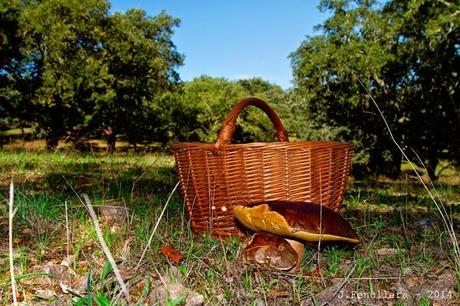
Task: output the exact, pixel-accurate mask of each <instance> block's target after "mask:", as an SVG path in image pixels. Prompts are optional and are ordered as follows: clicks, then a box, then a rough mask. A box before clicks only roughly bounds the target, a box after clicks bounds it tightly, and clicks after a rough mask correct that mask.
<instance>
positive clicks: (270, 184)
mask: <svg viewBox="0 0 460 306" xmlns="http://www.w3.org/2000/svg"><path fill="white" fill-rule="evenodd" d="M248 105H255V106H257V107H259V108H260V109H262V110H263V111H264V112H265V113H266V114H267V115H268V116H269V118H270V120H271V121H272V123H273V125H274V126H275V129H276V134H277V137H278V141H277V142H268V143H264V142H255V143H247V144H230V142H231V139H232V135H233V133H234V131H235V122H236V119H237V118H238V115H239V114H240V112H241V111H242V110H243V109H244V108H245V107H247V106H248ZM173 150H174V156H175V159H176V168H177V173H178V175H179V179H180V183H181V189H182V192H183V194H184V197H185V203H186V209H187V212H188V216H189V220H190V225H191V227H192V230H193V231H194V232H196V233H200V232H209V233H211V234H213V235H216V236H227V235H237V234H240V232H239V230H238V228H237V227H236V226H235V223H234V219H233V214H232V209H233V207H234V206H235V205H238V204H240V205H241V204H242V205H245V204H250V203H258V202H264V201H272V200H285V201H295V202H310V203H318V204H320V203H321V205H324V206H327V207H329V208H331V209H333V210H335V211H337V210H339V209H340V205H341V203H342V200H343V196H344V192H345V186H346V182H347V179H348V174H349V169H350V163H351V154H352V145H351V144H348V143H337V142H326V141H299V142H288V137H287V133H286V132H285V130H284V128H283V125H282V123H281V121H280V119H279V118H278V116H277V115H276V113H275V112H274V111H273V110H272V109H271V108H270V107H269V106H268V104H266V103H265V102H264V101H262V100H260V99H257V98H248V99H244V100H242V101H240V102H239V103H238V104H236V105H235V106H234V107H233V109H232V110H231V111H230V113H229V115H228V116H227V118H226V119H225V121H224V122H223V124H222V128H221V130H220V132H219V135H218V140H217V142H216V143H215V144H205V143H177V144H174V145H173Z"/></svg>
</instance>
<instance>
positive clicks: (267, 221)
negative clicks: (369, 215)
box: [233, 201, 359, 270]
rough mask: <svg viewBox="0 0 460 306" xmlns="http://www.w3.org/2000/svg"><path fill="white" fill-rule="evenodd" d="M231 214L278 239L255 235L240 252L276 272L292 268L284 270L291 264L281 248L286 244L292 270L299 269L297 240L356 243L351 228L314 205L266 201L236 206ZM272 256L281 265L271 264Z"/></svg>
mask: <svg viewBox="0 0 460 306" xmlns="http://www.w3.org/2000/svg"><path fill="white" fill-rule="evenodd" d="M233 214H234V216H235V218H236V219H237V220H238V221H239V222H240V223H241V224H242V225H243V226H245V227H246V228H249V229H251V230H252V231H254V232H256V233H259V232H264V233H270V234H272V235H276V236H278V237H273V236H272V235H270V236H267V235H264V236H257V235H255V236H254V237H253V238H252V240H251V242H250V243H249V244H248V245H247V246H246V249H245V250H244V251H243V257H244V258H245V259H246V260H248V258H252V261H253V262H255V263H257V264H260V265H267V263H268V266H271V267H273V268H276V269H278V270H283V269H280V266H282V265H283V264H284V266H285V269H284V270H290V269H292V268H293V267H294V265H292V266H291V268H287V266H288V264H287V262H291V261H289V259H290V258H291V257H290V256H291V255H290V254H291V249H289V248H288V247H286V246H285V245H286V242H287V243H289V244H290V245H291V248H292V249H293V250H295V252H296V253H297V259H296V264H295V268H296V269H298V268H299V267H300V261H301V259H302V257H303V252H304V244H303V243H301V242H299V241H306V242H307V241H310V242H315V241H319V240H321V241H330V242H345V243H350V244H356V243H358V242H359V240H358V236H357V235H356V233H355V231H354V230H353V228H352V227H351V226H350V225H349V224H348V223H347V222H346V221H345V220H344V219H343V218H342V217H341V216H340V215H339V214H338V213H335V212H334V211H332V210H330V209H329V208H326V207H324V206H323V207H321V206H320V205H317V204H311V203H303V202H286V201H270V202H266V203H260V204H253V205H249V206H242V205H237V206H235V207H234V208H233ZM275 238H280V239H275ZM285 238H286V239H285ZM289 238H290V239H289ZM276 244H279V248H277V249H276V248H275V249H274V248H273V247H272V246H273V245H276ZM276 252H278V253H276ZM282 252H285V253H284V254H282ZM273 254H278V256H280V258H281V259H276V260H278V261H280V262H282V263H283V264H278V262H276V260H275V261H274V260H273V259H272V255H273ZM251 256H252V257H251ZM275 257H276V256H275Z"/></svg>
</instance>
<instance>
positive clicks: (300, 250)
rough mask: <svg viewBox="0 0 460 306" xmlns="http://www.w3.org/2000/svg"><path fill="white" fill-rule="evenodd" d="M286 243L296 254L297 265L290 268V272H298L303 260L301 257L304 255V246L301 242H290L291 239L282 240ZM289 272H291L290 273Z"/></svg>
mask: <svg viewBox="0 0 460 306" xmlns="http://www.w3.org/2000/svg"><path fill="white" fill-rule="evenodd" d="M284 239H285V240H286V241H287V242H289V244H290V245H291V247H292V248H293V249H294V251H295V252H296V253H297V264H296V265H295V267H294V268H292V269H291V270H292V271H298V270H299V269H300V265H301V263H302V258H303V255H304V253H305V244H303V243H302V242H299V241H297V240H292V239H287V238H284ZM292 271H291V272H292Z"/></svg>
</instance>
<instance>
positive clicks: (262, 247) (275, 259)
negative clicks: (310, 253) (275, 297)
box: [243, 233, 303, 271]
mask: <svg viewBox="0 0 460 306" xmlns="http://www.w3.org/2000/svg"><path fill="white" fill-rule="evenodd" d="M302 255H303V254H302ZM298 257H299V255H298V254H297V251H296V250H295V249H294V248H293V247H292V245H291V244H290V243H289V242H288V241H287V240H286V239H284V238H282V237H279V236H273V235H271V234H268V233H257V234H255V235H254V236H252V238H251V240H250V241H249V243H248V244H247V246H246V247H245V248H244V251H243V259H244V261H246V262H249V263H254V264H256V265H258V266H261V267H262V268H273V269H276V270H281V271H286V270H291V269H292V268H294V267H295V266H296V265H297V263H298V261H299V258H298Z"/></svg>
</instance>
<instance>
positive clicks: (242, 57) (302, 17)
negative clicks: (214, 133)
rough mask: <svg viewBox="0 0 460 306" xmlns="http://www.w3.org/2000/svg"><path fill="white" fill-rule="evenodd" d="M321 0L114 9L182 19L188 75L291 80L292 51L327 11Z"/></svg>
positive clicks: (227, 0)
mask: <svg viewBox="0 0 460 306" xmlns="http://www.w3.org/2000/svg"><path fill="white" fill-rule="evenodd" d="M318 2H319V1H317V0H303V1H302V0H288V1H282V0H266V1H262V0H246V1H244V0H214V1H213V0H188V1H187V0H169V1H168V0H134V1H122V0H114V1H111V3H112V11H125V10H127V9H129V8H142V9H144V10H145V11H146V12H147V13H148V14H149V15H156V14H158V13H159V12H161V11H162V10H165V11H166V12H167V13H169V14H170V15H172V16H175V17H179V18H180V19H181V25H180V27H179V28H176V33H175V35H174V38H173V40H174V42H175V44H176V47H177V50H178V51H179V52H180V53H182V54H184V55H185V64H184V66H183V67H181V68H180V69H179V73H180V76H181V79H182V80H185V81H188V80H191V79H193V78H194V77H197V76H200V75H204V74H205V75H209V76H213V77H225V78H227V79H230V80H235V79H241V78H250V77H261V78H263V79H265V80H267V81H270V82H272V83H275V84H278V85H280V86H282V87H283V88H288V87H290V86H291V79H292V72H291V66H290V60H289V59H288V56H289V54H290V53H291V52H292V51H294V50H295V49H296V48H297V47H298V46H299V45H300V43H301V42H302V41H303V40H304V39H305V36H306V35H312V34H314V32H313V27H314V26H315V25H317V24H319V23H321V22H322V21H323V20H324V19H325V18H326V16H325V15H324V14H322V13H320V12H319V10H318V9H317V5H318Z"/></svg>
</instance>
